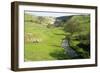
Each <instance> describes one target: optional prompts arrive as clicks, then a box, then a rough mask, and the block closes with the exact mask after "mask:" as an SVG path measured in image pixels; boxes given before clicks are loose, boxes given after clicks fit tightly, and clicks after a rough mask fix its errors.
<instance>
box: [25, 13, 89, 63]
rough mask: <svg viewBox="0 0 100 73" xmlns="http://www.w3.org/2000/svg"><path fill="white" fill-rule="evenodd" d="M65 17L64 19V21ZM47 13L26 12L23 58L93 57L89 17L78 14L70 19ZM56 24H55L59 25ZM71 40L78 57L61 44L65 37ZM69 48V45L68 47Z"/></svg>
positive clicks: (35, 59) (30, 59)
mask: <svg viewBox="0 0 100 73" xmlns="http://www.w3.org/2000/svg"><path fill="white" fill-rule="evenodd" d="M62 18H64V19H65V20H61V19H62ZM56 19H58V18H54V17H47V16H35V15H30V14H25V19H24V21H25V24H24V40H25V46H24V53H25V54H24V55H25V56H24V60H25V61H43V60H64V59H85V58H90V25H89V24H90V16H89V15H77V16H74V15H73V16H71V18H69V19H67V18H65V17H60V21H59V22H58V23H54V22H56V21H57V20H56ZM59 23H60V25H59V26H55V24H59ZM65 39H66V40H68V42H69V43H68V44H69V47H70V50H71V49H72V50H74V51H75V52H76V53H77V54H78V56H77V57H75V56H74V55H75V54H72V53H70V54H71V55H73V56H74V57H71V55H68V52H67V53H66V54H65V52H66V51H65V49H64V48H62V47H61V45H62V40H65ZM66 49H67V51H68V47H66Z"/></svg>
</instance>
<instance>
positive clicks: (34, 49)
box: [25, 22, 68, 61]
mask: <svg viewBox="0 0 100 73" xmlns="http://www.w3.org/2000/svg"><path fill="white" fill-rule="evenodd" d="M25 33H31V34H32V35H33V36H31V38H34V37H36V38H37V39H42V41H41V42H38V43H33V42H32V41H30V42H27V41H26V42H25V61H42V60H57V59H65V58H68V56H66V55H65V54H64V49H63V48H62V47H61V42H62V39H63V38H64V37H65V35H64V34H65V32H64V31H63V30H62V27H54V28H47V27H46V26H44V25H42V24H37V23H32V22H25ZM25 40H26V39H25Z"/></svg>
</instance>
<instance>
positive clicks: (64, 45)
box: [61, 40, 78, 58]
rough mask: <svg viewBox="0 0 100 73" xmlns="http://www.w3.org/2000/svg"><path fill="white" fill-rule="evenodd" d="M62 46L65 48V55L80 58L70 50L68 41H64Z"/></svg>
mask: <svg viewBox="0 0 100 73" xmlns="http://www.w3.org/2000/svg"><path fill="white" fill-rule="evenodd" d="M61 46H62V48H64V50H65V54H68V55H69V56H70V57H72V58H74V57H77V56H78V54H77V53H76V52H75V51H74V50H73V49H72V48H70V46H69V43H68V40H63V41H62V45H61Z"/></svg>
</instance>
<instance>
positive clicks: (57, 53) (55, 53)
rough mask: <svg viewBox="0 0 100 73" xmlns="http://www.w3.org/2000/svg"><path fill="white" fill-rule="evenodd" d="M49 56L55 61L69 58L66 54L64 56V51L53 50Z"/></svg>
mask: <svg viewBox="0 0 100 73" xmlns="http://www.w3.org/2000/svg"><path fill="white" fill-rule="evenodd" d="M50 56H52V57H54V58H55V59H57V60H64V59H69V56H68V55H67V54H64V50H54V51H53V52H52V53H50Z"/></svg>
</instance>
